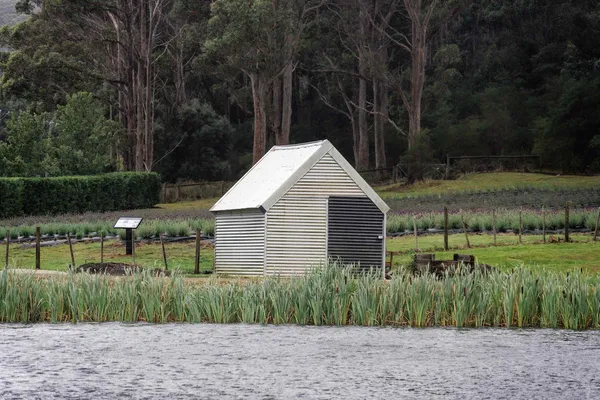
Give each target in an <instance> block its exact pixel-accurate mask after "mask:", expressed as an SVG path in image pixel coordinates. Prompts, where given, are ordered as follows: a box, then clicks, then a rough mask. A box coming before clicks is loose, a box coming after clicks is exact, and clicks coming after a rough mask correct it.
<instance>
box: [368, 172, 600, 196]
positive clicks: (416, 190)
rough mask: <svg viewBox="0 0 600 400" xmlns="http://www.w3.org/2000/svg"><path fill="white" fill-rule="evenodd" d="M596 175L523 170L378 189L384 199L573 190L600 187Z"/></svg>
mask: <svg viewBox="0 0 600 400" xmlns="http://www.w3.org/2000/svg"><path fill="white" fill-rule="evenodd" d="M599 186H600V179H599V178H598V177H597V176H570V175H545V174H534V173H520V172H489V173H481V174H467V175H464V176H462V177H460V178H459V179H455V180H447V181H444V180H427V181H423V182H418V183H415V184H413V185H408V186H407V185H403V184H396V185H387V186H381V187H378V188H377V191H378V192H379V194H380V195H382V196H383V197H384V198H387V197H417V196H426V195H443V194H450V193H460V192H474V191H502V190H515V189H516V190H519V189H540V190H570V189H585V188H597V187H599Z"/></svg>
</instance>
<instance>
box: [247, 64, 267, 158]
mask: <svg viewBox="0 0 600 400" xmlns="http://www.w3.org/2000/svg"><path fill="white" fill-rule="evenodd" d="M250 80H251V83H252V100H253V103H254V147H253V152H252V153H253V157H252V164H256V163H257V162H258V161H259V160H260V159H261V158H262V156H264V155H265V141H266V138H267V113H266V107H265V106H266V97H267V82H266V79H265V78H264V77H263V76H261V75H260V74H256V73H253V74H251V75H250Z"/></svg>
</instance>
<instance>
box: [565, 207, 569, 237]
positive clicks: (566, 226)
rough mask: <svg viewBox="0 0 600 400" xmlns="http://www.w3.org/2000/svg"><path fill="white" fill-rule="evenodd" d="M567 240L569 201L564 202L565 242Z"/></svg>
mask: <svg viewBox="0 0 600 400" xmlns="http://www.w3.org/2000/svg"><path fill="white" fill-rule="evenodd" d="M567 242H569V202H568V201H567V203H566V204H565V243H567Z"/></svg>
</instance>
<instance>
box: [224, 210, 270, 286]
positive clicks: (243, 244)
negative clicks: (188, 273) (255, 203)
mask: <svg viewBox="0 0 600 400" xmlns="http://www.w3.org/2000/svg"><path fill="white" fill-rule="evenodd" d="M264 261H265V215H264V214H263V213H262V212H261V211H260V210H248V211H245V210H242V211H221V212H218V213H217V214H216V216H215V270H216V272H217V274H223V275H248V276H255V275H263V274H264Z"/></svg>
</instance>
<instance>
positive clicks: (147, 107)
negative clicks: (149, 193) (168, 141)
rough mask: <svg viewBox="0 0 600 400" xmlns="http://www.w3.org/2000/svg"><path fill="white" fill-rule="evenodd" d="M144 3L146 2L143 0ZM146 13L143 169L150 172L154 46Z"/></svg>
mask: <svg viewBox="0 0 600 400" xmlns="http://www.w3.org/2000/svg"><path fill="white" fill-rule="evenodd" d="M144 3H146V2H144ZM146 6H148V7H149V5H146V4H144V5H143V7H146ZM148 15H149V23H148V25H149V26H148V30H147V33H146V32H144V33H146V34H147V37H146V39H145V46H146V48H145V64H146V70H145V76H146V82H145V86H146V87H145V94H144V97H145V99H144V100H145V104H144V113H145V115H144V117H145V118H144V135H145V140H144V142H145V145H146V151H145V160H144V170H145V171H148V172H150V171H151V170H152V163H153V162H154V140H153V139H154V138H153V137H152V134H153V128H152V125H153V121H152V119H151V116H152V97H153V95H154V93H153V91H152V48H153V47H154V16H153V15H152V10H151V9H148ZM143 22H144V26H146V21H143Z"/></svg>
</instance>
